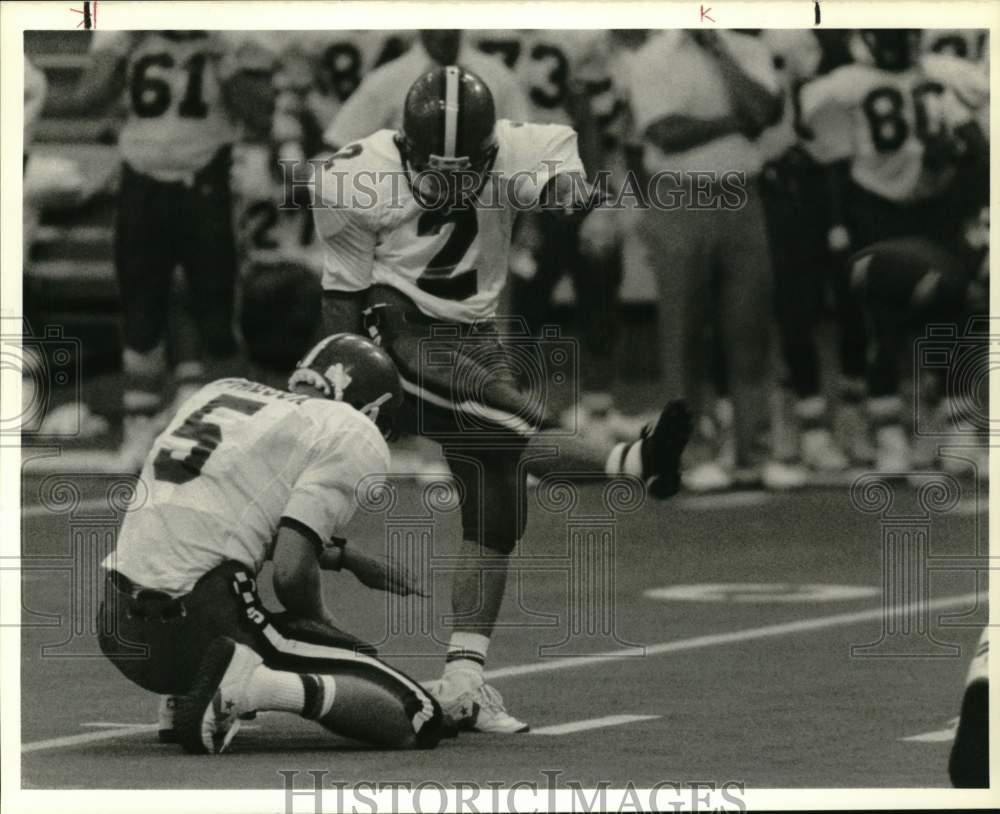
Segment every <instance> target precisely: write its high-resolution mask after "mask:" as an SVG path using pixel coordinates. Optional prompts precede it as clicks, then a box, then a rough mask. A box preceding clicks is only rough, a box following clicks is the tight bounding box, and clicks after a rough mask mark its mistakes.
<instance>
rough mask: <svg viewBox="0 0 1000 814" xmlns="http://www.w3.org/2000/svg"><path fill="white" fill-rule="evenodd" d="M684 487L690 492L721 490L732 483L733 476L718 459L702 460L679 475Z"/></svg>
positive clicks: (727, 487) (729, 486)
mask: <svg viewBox="0 0 1000 814" xmlns="http://www.w3.org/2000/svg"><path fill="white" fill-rule="evenodd" d="M681 480H682V481H683V483H684V488H685V489H688V490H689V491H691V492H699V493H703V494H704V493H707V492H723V491H725V490H726V489H729V488H731V487H732V485H733V476H732V475H731V474H729V471H728V470H727V469H726V468H725V467H724V466H723V465H722V464H720V463H719V462H718V461H704V462H702V463H700V464H697V465H696V466H692V467H691V468H690V469H688V470H686V471H685V472H684V473H683V475H682V476H681Z"/></svg>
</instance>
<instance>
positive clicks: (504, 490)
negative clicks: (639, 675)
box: [445, 445, 528, 554]
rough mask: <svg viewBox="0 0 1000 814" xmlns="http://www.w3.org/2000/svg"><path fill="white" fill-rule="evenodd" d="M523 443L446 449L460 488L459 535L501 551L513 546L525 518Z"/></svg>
mask: <svg viewBox="0 0 1000 814" xmlns="http://www.w3.org/2000/svg"><path fill="white" fill-rule="evenodd" d="M523 451H524V447H523V446H521V445H519V446H517V447H516V448H513V449H495V450H488V451H482V450H475V451H473V450H446V451H445V459H446V460H447V461H448V464H449V466H450V467H451V470H452V473H453V474H454V475H455V478H456V479H457V480H458V481H459V485H460V487H461V490H462V536H463V539H465V540H468V541H470V542H475V543H479V544H480V545H483V546H486V547H487V548H490V549H493V550H494V551H498V552H500V553H501V554H509V553H510V552H511V551H513V550H514V547H515V546H516V545H517V542H518V540H520V539H521V536H522V535H523V534H524V529H525V526H526V525H527V520H528V517H527V515H528V495H527V472H526V470H525V469H524V468H523V467H522V466H521V465H520V460H521V455H522V453H523Z"/></svg>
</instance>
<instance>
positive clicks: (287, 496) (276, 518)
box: [104, 379, 389, 596]
mask: <svg viewBox="0 0 1000 814" xmlns="http://www.w3.org/2000/svg"><path fill="white" fill-rule="evenodd" d="M388 466H389V450H388V447H387V446H386V443H385V440H384V439H383V438H382V435H381V433H380V432H379V430H378V429H377V427H376V426H375V424H373V423H372V422H371V421H370V420H369V419H368V418H366V417H365V416H363V415H362V414H361V413H360V412H358V411H357V410H355V409H354V408H353V407H351V406H350V405H348V404H345V403H343V402H336V401H329V400H327V399H320V398H309V397H306V396H299V395H294V394H292V393H287V392H284V391H281V390H274V389H272V388H270V387H266V386H264V385H262V384H257V383H256V382H250V381H247V380H246V379H220V380H219V381H215V382H212V383H211V384H208V385H206V386H205V387H203V388H202V389H201V390H199V391H198V392H197V393H196V394H195V395H193V396H192V397H191V398H190V399H188V400H187V401H186V402H185V403H184V404H183V405H182V406H181V408H180V410H178V412H177V415H176V416H175V417H174V419H173V421H172V422H171V423H170V425H169V426H168V427H167V429H166V430H164V432H163V433H162V434H161V435H160V436H159V437H158V438H157V439H156V443H155V444H154V445H153V449H152V451H151V452H150V454H149V457H148V458H147V459H146V464H145V466H144V467H143V470H142V476H141V482H142V484H144V485H145V489H140V492H139V495H138V497H137V500H136V503H135V504H134V507H133V508H132V510H131V511H129V512H128V513H127V514H126V515H125V521H124V524H123V525H122V528H121V531H120V532H119V535H118V547H117V550H116V551H114V552H112V553H111V554H110V555H108V557H107V559H106V560H105V563H104V565H105V567H106V568H111V569H115V570H117V571H120V572H121V573H123V574H124V575H125V576H127V577H128V578H129V579H131V580H132V581H133V582H135V583H137V584H139V585H142V586H145V587H147V588H154V589H156V590H160V591H165V592H167V593H169V594H171V595H174V596H179V595H181V594H184V593H187V592H188V591H190V590H191V589H192V588H193V587H194V584H195V582H197V581H198V579H199V578H200V577H202V576H203V575H204V574H206V573H207V572H208V571H210V570H211V569H212V568H214V567H216V566H217V565H219V564H221V563H222V562H225V561H227V560H235V561H237V562H240V563H242V564H243V565H245V566H247V567H248V568H253V569H254V572H255V573H256V572H257V571H259V570H260V568H261V566H262V564H263V563H264V561H265V560H266V559H268V557H269V556H270V554H271V551H272V545H273V541H274V537H275V534H276V533H277V531H278V525H279V523H280V522H281V521H282V519H283V518H287V519H288V520H289V521H292V522H294V523H296V524H299V525H300V526H305V527H306V528H307V529H309V530H311V531H312V532H313V533H314V534H315V535H316V537H317V538H318V539H319V540H320V541H324V542H325V541H328V540H329V539H330V538H331V537H332V536H334V535H340V534H341V533H342V531H343V528H344V526H345V525H346V524H347V522H348V521H349V520H350V519H351V517H352V515H353V514H354V511H355V509H356V507H357V502H356V490H357V488H358V485H359V484H360V483H361V481H362V480H364V479H366V478H373V479H376V480H377V479H378V478H381V477H382V476H383V475H384V474H385V472H386V471H387V469H388ZM366 483H367V481H366Z"/></svg>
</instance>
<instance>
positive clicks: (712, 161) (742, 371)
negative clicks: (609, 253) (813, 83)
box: [625, 31, 804, 490]
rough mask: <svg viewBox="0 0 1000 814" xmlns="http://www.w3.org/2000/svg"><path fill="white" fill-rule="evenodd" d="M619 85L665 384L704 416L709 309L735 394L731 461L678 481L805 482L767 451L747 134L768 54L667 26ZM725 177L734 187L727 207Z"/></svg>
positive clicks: (760, 123)
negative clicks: (643, 201)
mask: <svg viewBox="0 0 1000 814" xmlns="http://www.w3.org/2000/svg"><path fill="white" fill-rule="evenodd" d="M663 77H669V78H670V81H668V82H665V81H663ZM625 85H626V88H627V98H628V101H629V104H630V107H631V112H632V119H633V124H634V128H635V130H636V138H637V139H638V138H641V141H642V145H643V156H642V163H643V168H644V170H645V171H646V173H648V174H649V175H650V176H653V178H654V180H655V182H654V184H653V187H652V189H651V200H650V206H649V208H648V209H647V210H646V212H645V213H644V216H643V218H642V220H641V222H640V225H639V228H640V233H641V236H642V238H643V240H644V241H645V243H646V246H647V249H648V251H649V255H650V262H651V264H652V265H653V266H654V267H655V268H657V269H658V279H659V288H660V307H659V316H660V343H661V348H662V351H663V369H664V372H665V374H666V384H667V387H668V390H669V391H670V392H671V397H676V396H678V395H683V397H684V398H686V399H688V400H689V402H690V403H691V404H692V408H693V410H694V412H695V414H696V415H697V414H699V412H701V409H700V408H701V406H702V404H703V402H704V398H703V390H704V389H705V384H706V376H705V368H706V364H705V359H706V338H705V329H706V326H708V325H711V324H712V322H713V317H714V319H715V326H716V328H717V340H718V341H719V342H720V343H721V348H722V351H723V358H724V361H725V365H726V367H727V374H728V380H729V385H730V389H731V393H732V400H733V426H734V435H735V461H734V466H726V465H724V464H723V463H722V462H720V461H717V460H715V459H710V460H706V461H703V462H702V463H701V464H699V465H697V466H694V467H692V468H691V469H690V470H689V472H688V478H687V483H688V485H689V487H690V488H692V489H702V490H705V489H723V488H728V487H730V486H732V485H734V484H738V485H750V484H757V483H761V484H763V485H765V486H767V487H769V488H786V487H791V486H798V485H801V483H802V482H803V480H804V477H803V473H802V472H801V471H800V470H796V469H794V468H792V467H788V466H786V465H783V464H781V463H780V462H778V461H775V460H773V459H771V458H770V453H769V450H768V447H767V442H766V432H767V428H768V418H769V410H768V400H769V393H770V379H771V376H770V349H771V345H770V338H769V334H770V326H771V323H772V320H773V317H772V293H771V290H772V289H771V258H770V254H769V251H768V245H767V233H766V225H765V220H764V211H763V206H762V203H761V196H760V191H759V186H758V176H759V175H760V171H761V167H762V165H763V156H762V154H761V150H760V145H759V144H758V141H757V140H758V138H759V136H760V134H761V132H762V131H763V130H764V128H766V127H768V126H770V125H772V124H774V123H775V122H776V121H777V120H778V118H779V117H780V115H781V108H782V99H781V94H780V89H779V87H778V83H777V79H776V78H775V75H774V68H773V65H772V60H771V54H770V53H769V52H768V50H767V48H766V47H765V46H764V45H763V43H761V42H760V41H759V40H757V39H756V38H754V37H752V36H747V35H745V34H741V33H737V32H734V31H719V32H715V31H665V32H661V33H659V34H657V35H656V36H654V37H652V38H651V39H650V40H649V41H647V42H646V44H645V45H643V46H642V47H641V48H640V49H639V50H638V51H637V52H636V53H635V54H634V56H633V59H632V60H631V61H630V62H629V72H628V76H627V78H626V81H625ZM705 171H710V172H711V173H713V174H714V175H713V176H711V177H709V176H707V175H706V172H705ZM726 173H728V174H730V178H731V179H735V183H736V184H737V185H739V186H741V187H742V188H743V190H744V192H743V195H742V197H741V196H739V195H737V196H736V198H737V200H736V201H735V202H734V200H733V196H732V194H731V193H728V192H727V188H726V187H725V186H724V185H723V183H722V182H721V179H722V177H723V174H726ZM736 173H738V174H739V175H738V176H734V175H733V174H736ZM657 174H659V175H657ZM696 192H697V198H698V200H697V201H696V200H695V193H696ZM706 198H707V199H708V205H707V206H706V205H705V203H706ZM678 200H679V201H681V202H682V205H681V206H680V207H677V206H674V207H672V208H670V207H668V206H667V205H668V204H670V202H671V201H678ZM695 204H697V205H695ZM740 204H742V205H740ZM703 447H704V445H703ZM703 451H704V450H703Z"/></svg>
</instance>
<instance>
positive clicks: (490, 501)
mask: <svg viewBox="0 0 1000 814" xmlns="http://www.w3.org/2000/svg"><path fill="white" fill-rule="evenodd" d="M315 196H316V197H315V203H314V208H313V212H314V217H315V221H316V227H317V234H318V235H319V236H320V237H321V238H322V241H323V244H324V246H323V248H324V276H323V288H324V292H323V329H324V332H326V331H328V330H333V331H334V332H342V331H347V332H362V331H364V332H366V333H367V334H368V335H370V336H371V337H372V338H374V339H375V340H376V341H377V342H378V343H380V345H381V346H382V347H383V348H384V349H385V350H386V351H387V352H388V354H389V356H390V357H392V359H393V360H394V361H395V362H396V365H397V367H398V368H399V370H400V376H401V379H402V382H403V390H404V393H405V404H404V411H403V416H402V417H403V419H404V421H406V422H407V423H406V425H405V426H406V428H407V429H408V430H410V431H416V432H419V433H420V434H422V435H424V436H427V437H429V438H432V439H434V440H436V441H438V442H439V443H440V444H441V445H442V450H443V453H444V457H445V460H446V461H447V462H448V464H449V466H450V468H451V471H452V473H453V474H454V476H455V478H456V479H457V481H458V482H459V484H460V485H461V489H460V493H461V496H462V497H461V511H462V538H463V543H462V546H461V553H460V556H459V558H458V562H457V564H456V569H455V571H456V574H455V578H454V581H453V584H452V609H453V612H454V618H455V620H456V621H455V622H454V624H453V627H452V633H451V638H450V642H449V646H448V654H447V658H446V664H445V670H444V675H443V677H442V678H441V680H440V681H439V682H436V683H435V684H434V685H433V687H434V689H433V691H434V692H435V694H436V696H437V698H438V700H439V701H440V702H441V704H442V706H443V708H444V710H445V711H446V712H447V713H449V714H450V715H451V716H452V717H453V718H454V719H455V720H456V721H457V722H458V723H459V724H460V725H461V726H463V727H465V728H470V729H475V730H478V731H482V732H498V733H514V732H526V731H527V730H528V726H527V724H525V723H523V722H522V721H519V720H517V719H516V718H514V717H513V716H512V715H510V714H509V713H508V712H507V711H506V709H505V708H504V705H503V701H502V699H501V698H500V695H499V693H497V691H496V690H495V689H493V688H492V687H489V686H488V685H486V684H485V682H484V678H483V665H484V663H485V661H486V656H487V649H488V647H489V644H490V637H491V635H492V633H493V627H494V625H495V623H496V620H497V616H498V613H499V610H500V605H501V602H502V600H503V593H504V587H505V585H506V581H507V571H508V568H509V562H508V559H509V555H510V554H511V552H512V551H513V550H514V548H515V546H516V545H517V543H518V541H519V540H520V538H521V536H522V534H523V533H524V529H525V524H526V520H527V516H526V515H527V511H526V510H527V494H526V476H527V474H528V473H529V472H530V473H531V474H533V475H536V476H542V475H545V474H548V473H550V472H557V471H558V472H562V473H581V474H583V475H587V474H592V473H600V474H601V475H606V476H608V477H616V476H621V475H629V476H634V477H637V478H641V479H642V480H644V481H645V482H646V484H647V485H648V487H649V490H650V493H651V494H652V495H653V496H655V497H658V498H666V497H669V496H671V495H673V494H674V493H676V492H677V490H678V488H679V483H680V472H679V458H680V455H681V452H682V451H683V449H684V446H685V444H686V443H687V439H688V437H689V435H690V431H691V418H690V414H689V412H688V410H687V407H686V405H685V404H683V403H681V402H675V403H671V404H668V405H667V406H666V407H665V408H664V410H663V412H662V414H661V415H660V417H659V418H658V420H657V421H656V422H655V423H654V424H653V425H652V426H649V427H647V428H646V429H645V430H643V432H642V434H641V436H640V437H638V438H636V439H634V440H633V441H631V442H628V443H620V444H617V445H615V446H614V447H613V448H607V449H602V448H597V447H595V446H594V445H593V444H592V443H590V442H588V441H587V440H586V439H583V438H581V437H579V436H572V435H567V434H566V433H565V431H563V432H561V433H560V432H559V430H554V432H548V430H549V429H550V428H554V427H555V426H556V421H555V420H554V417H552V416H549V415H547V413H549V412H552V411H551V410H547V409H546V405H545V404H544V400H543V398H542V397H541V396H540V395H539V393H538V392H537V391H536V390H533V389H530V388H527V387H525V386H522V381H523V380H524V379H525V378H534V379H535V380H536V381H537V380H538V379H540V378H543V376H544V374H543V373H541V372H538V371H528V372H529V373H531V372H534V373H535V375H534V376H533V377H532V376H523V375H521V374H523V373H524V372H525V371H523V370H518V369H517V368H516V366H515V362H514V354H513V353H511V351H510V343H509V342H507V343H505V341H504V340H505V337H504V335H503V331H502V330H501V327H500V324H499V323H498V322H497V321H496V320H495V319H494V316H495V310H496V306H497V300H498V297H499V295H500V292H501V289H502V288H503V286H504V284H505V282H506V279H507V272H508V252H509V249H510V243H511V230H512V227H513V225H514V220H515V217H516V215H517V214H518V212H520V211H526V210H529V209H546V210H553V211H556V212H560V213H562V214H563V215H564V216H565V217H573V216H576V215H583V214H586V212H587V211H588V210H589V209H590V208H591V207H592V204H593V202H594V200H595V199H596V198H597V196H596V195H594V194H593V192H592V190H591V189H590V187H589V186H588V184H587V183H586V180H585V177H584V171H583V166H582V163H581V161H580V157H579V155H578V152H577V146H576V133H575V132H574V131H573V130H572V129H571V128H569V127H566V126H562V125H540V124H522V123H519V122H512V121H509V120H503V119H501V120H499V121H497V119H496V116H495V108H494V104H493V97H492V94H491V92H490V90H489V88H488V87H487V86H486V84H484V82H483V81H482V80H481V79H480V78H479V77H478V76H476V75H475V74H473V73H471V72H470V71H468V70H465V69H463V68H460V67H457V66H442V67H438V68H434V69H432V70H430V71H429V72H427V73H426V74H424V75H423V76H421V77H420V78H419V79H417V80H416V82H414V84H413V85H412V86H411V87H410V89H409V91H408V92H407V94H406V97H405V102H404V112H403V126H402V129H401V130H400V131H398V132H396V131H393V130H379V131H377V132H375V133H373V134H372V135H370V136H368V137H366V138H364V139H362V140H361V141H358V142H355V143H353V144H349V145H347V146H346V147H344V148H343V149H342V150H341V151H340V152H339V153H337V154H335V155H334V156H333V157H332V158H331V159H330V160H329V161H328V162H327V163H326V165H325V166H324V168H323V169H322V171H321V172H320V173H318V174H317V176H316V179H315ZM599 211H600V210H598V212H599ZM607 214H608V213H606V212H604V213H601V214H598V213H597V212H595V213H594V215H593V216H594V217H602V216H607ZM522 339H523V338H522ZM537 350H538V348H537V347H536V348H534V351H537ZM534 351H533V352H534ZM528 355H529V356H531V358H532V359H536V360H537V359H538V358H539V357H538V355H537V354H535V355H532V354H531V353H529V354H528ZM609 447H610V445H609Z"/></svg>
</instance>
